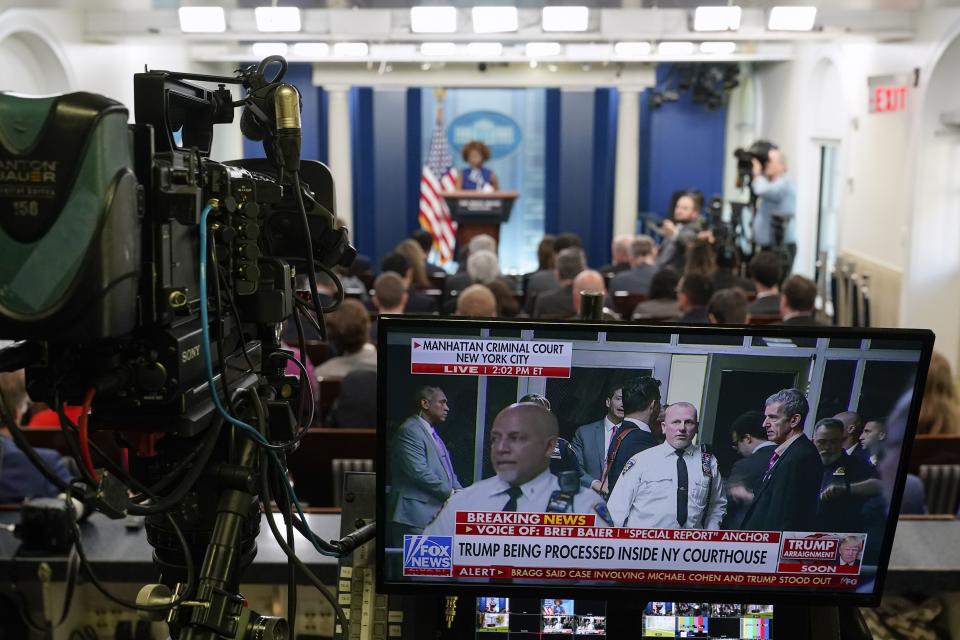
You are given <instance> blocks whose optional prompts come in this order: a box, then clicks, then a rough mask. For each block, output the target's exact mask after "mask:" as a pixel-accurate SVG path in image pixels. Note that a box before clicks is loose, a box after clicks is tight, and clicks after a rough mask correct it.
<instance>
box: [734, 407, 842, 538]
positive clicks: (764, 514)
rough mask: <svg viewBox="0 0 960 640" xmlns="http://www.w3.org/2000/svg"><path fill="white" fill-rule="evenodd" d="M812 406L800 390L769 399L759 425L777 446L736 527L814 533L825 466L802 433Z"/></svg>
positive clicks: (753, 529) (750, 529)
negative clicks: (752, 497) (750, 502)
mask: <svg viewBox="0 0 960 640" xmlns="http://www.w3.org/2000/svg"><path fill="white" fill-rule="evenodd" d="M809 412H810V405H809V404H808V403H807V399H806V397H804V395H803V392H801V391H800V390H799V389H783V390H781V391H778V392H777V393H775V394H773V395H772V396H770V397H769V398H767V402H766V405H765V408H764V412H763V415H764V418H763V426H764V428H765V429H766V431H767V439H768V440H771V441H773V442H775V443H776V444H777V447H776V449H774V451H773V455H772V456H771V457H770V463H769V465H768V469H767V472H766V473H765V474H764V475H763V478H762V479H761V481H760V485H759V486H758V487H757V491H756V494H755V495H754V499H753V504H751V505H750V508H749V509H747V513H746V515H745V516H744V518H743V524H742V525H741V526H740V528H741V529H743V530H749V531H816V526H817V508H818V506H819V500H820V483H821V482H822V481H823V462H822V460H821V458H820V453H819V452H818V451H817V448H816V447H815V446H814V444H813V443H812V442H811V441H810V439H809V438H808V437H807V436H806V435H805V434H804V433H803V423H804V421H805V420H806V418H807V414H808V413H809Z"/></svg>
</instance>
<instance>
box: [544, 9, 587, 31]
mask: <svg viewBox="0 0 960 640" xmlns="http://www.w3.org/2000/svg"><path fill="white" fill-rule="evenodd" d="M541 22H542V26H543V30H544V31H586V30H587V26H588V25H589V23H590V10H589V9H588V8H587V7H544V8H543V12H542V13H541Z"/></svg>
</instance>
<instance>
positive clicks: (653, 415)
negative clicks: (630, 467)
mask: <svg viewBox="0 0 960 640" xmlns="http://www.w3.org/2000/svg"><path fill="white" fill-rule="evenodd" d="M661 408H662V406H661V404H660V381H659V380H657V379H656V378H651V377H649V376H643V377H640V378H637V379H636V380H633V381H631V382H628V383H627V384H625V385H623V422H621V423H620V426H619V427H618V428H617V430H616V432H615V433H614V436H613V440H612V441H611V442H610V447H609V450H608V451H607V464H606V469H605V471H604V475H603V477H602V478H601V479H600V493H601V494H602V495H607V496H608V495H610V492H611V491H613V487H614V486H615V485H616V483H617V478H619V477H620V473H621V472H622V471H623V467H624V465H626V464H627V461H628V460H629V459H630V458H632V457H633V456H635V455H636V454H638V453H640V452H641V451H646V450H647V449H649V448H650V447H655V446H657V445H658V444H660V426H659V422H658V420H659V418H660V409H661Z"/></svg>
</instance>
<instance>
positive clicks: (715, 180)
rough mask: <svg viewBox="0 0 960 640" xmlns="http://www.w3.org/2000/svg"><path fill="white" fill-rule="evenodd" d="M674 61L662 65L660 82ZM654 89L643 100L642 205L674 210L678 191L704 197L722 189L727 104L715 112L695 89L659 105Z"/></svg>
mask: <svg viewBox="0 0 960 640" xmlns="http://www.w3.org/2000/svg"><path fill="white" fill-rule="evenodd" d="M669 71H670V65H658V66H657V84H658V86H659V85H660V84H662V83H663V82H664V80H665V79H666V77H667V74H668V73H669ZM650 92H651V91H650V90H649V89H647V90H646V91H644V92H643V96H642V99H641V101H640V146H641V149H640V174H641V175H640V177H639V180H640V210H641V211H649V212H653V213H655V214H656V215H658V216H661V217H662V216H664V215H666V214H667V213H669V208H670V199H671V196H672V194H673V192H674V191H677V190H683V189H699V190H700V191H702V192H703V195H704V197H705V198H709V197H710V196H712V195H715V194H719V193H723V161H724V157H723V154H724V144H725V141H726V123H727V107H726V105H724V106H723V107H721V108H719V109H716V110H714V111H710V110H708V109H707V108H706V106H704V105H702V104H694V103H693V97H692V92H690V91H685V92H683V93H681V94H680V100H679V101H677V102H665V103H663V104H662V105H661V106H659V107H656V108H654V107H653V106H652V104H651V101H650Z"/></svg>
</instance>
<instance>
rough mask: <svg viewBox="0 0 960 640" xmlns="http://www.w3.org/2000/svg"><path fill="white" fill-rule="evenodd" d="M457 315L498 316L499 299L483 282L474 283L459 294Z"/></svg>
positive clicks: (472, 316)
mask: <svg viewBox="0 0 960 640" xmlns="http://www.w3.org/2000/svg"><path fill="white" fill-rule="evenodd" d="M455 315H458V316H463V317H469V318H496V317H497V299H496V298H495V297H494V295H493V292H492V291H490V289H488V288H487V287H486V286H484V285H482V284H472V285H470V286H469V287H467V288H466V289H464V290H463V291H461V292H460V295H458V296H457V310H456V313H455Z"/></svg>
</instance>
